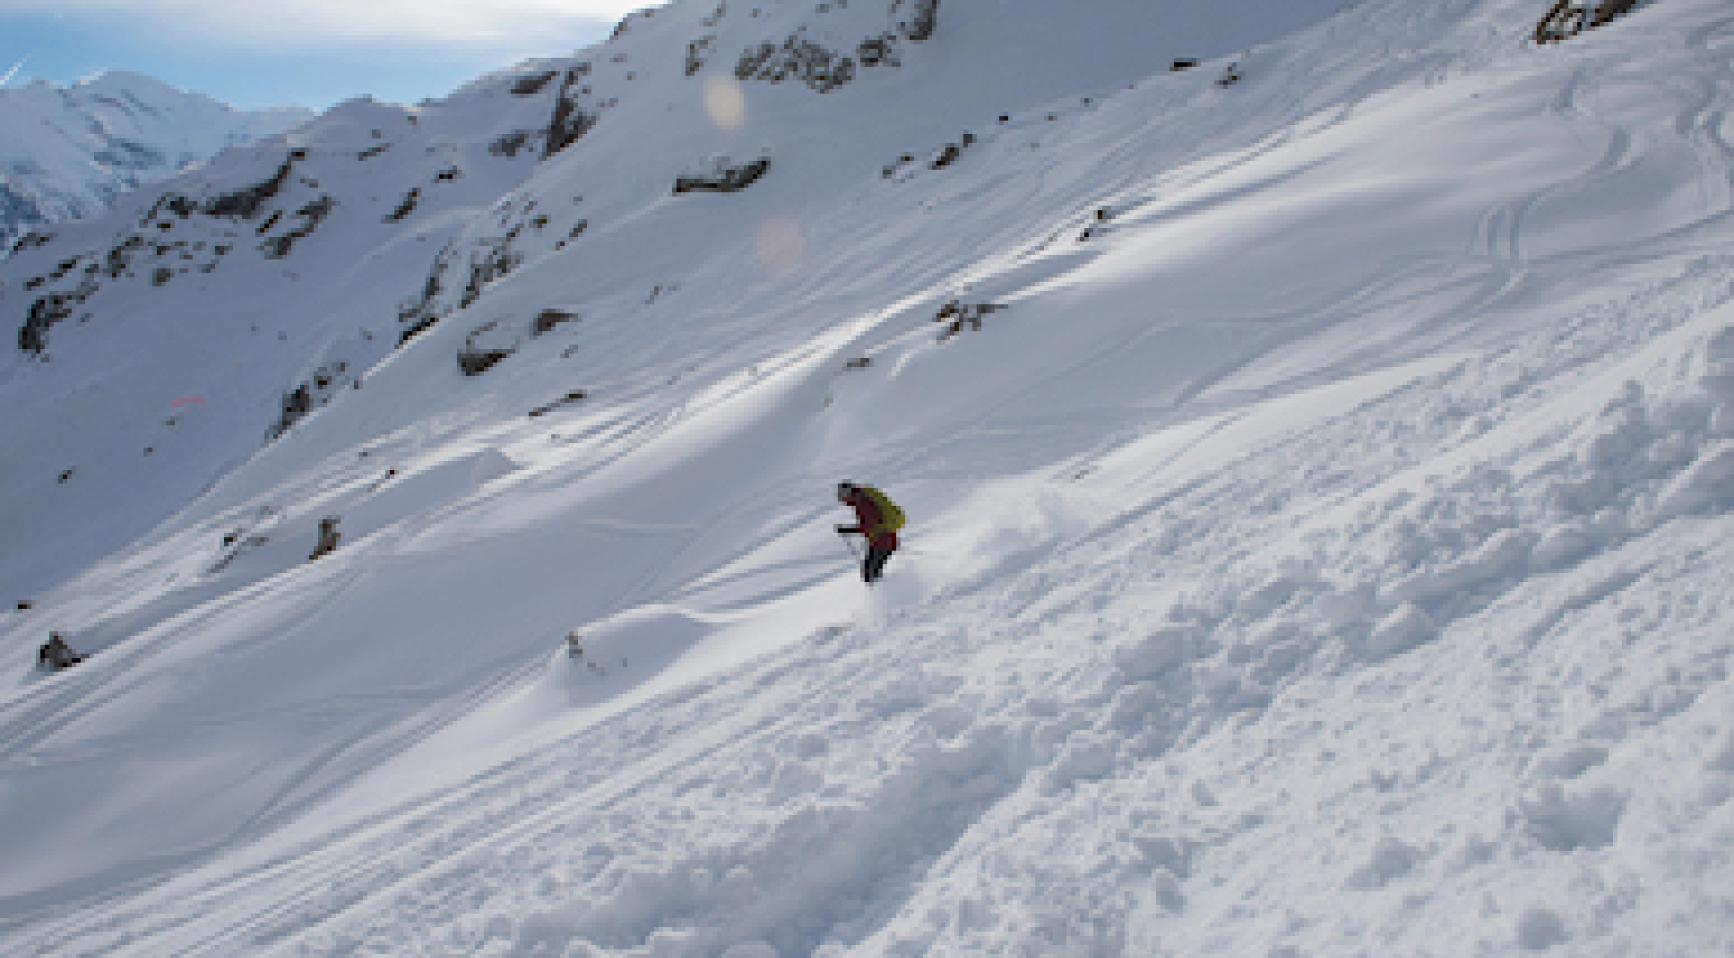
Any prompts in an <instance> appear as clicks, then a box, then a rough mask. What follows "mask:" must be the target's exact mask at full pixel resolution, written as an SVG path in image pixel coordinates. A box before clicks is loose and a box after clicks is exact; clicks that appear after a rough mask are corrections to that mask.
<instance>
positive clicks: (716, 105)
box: [704, 76, 747, 130]
mask: <svg viewBox="0 0 1734 958" xmlns="http://www.w3.org/2000/svg"><path fill="white" fill-rule="evenodd" d="M704 111H705V112H706V113H708V114H710V121H711V122H712V123H715V124H716V125H717V129H719V130H738V129H740V128H741V127H742V126H745V125H746V122H747V97H746V94H745V93H742V92H741V85H740V84H739V83H736V82H735V81H733V80H731V79H729V78H728V77H720V76H713V77H711V78H710V79H708V80H706V81H705V83H704Z"/></svg>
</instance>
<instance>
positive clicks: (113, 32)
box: [0, 0, 650, 109]
mask: <svg viewBox="0 0 1734 958" xmlns="http://www.w3.org/2000/svg"><path fill="white" fill-rule="evenodd" d="M646 5H650V4H647V3H645V2H644V0H638V2H632V0H0V81H4V82H3V83H0V86H4V87H6V88H13V87H17V86H20V85H22V84H24V83H28V82H30V81H31V80H33V79H37V78H40V79H44V80H49V81H52V82H54V83H57V84H60V85H63V86H64V85H67V84H69V83H72V82H74V81H76V80H78V79H80V78H82V77H86V76H89V75H91V74H94V73H98V72H100V71H102V70H105V69H116V68H118V69H126V70H132V71H135V72H138V73H144V74H148V75H150V76H154V77H156V78H157V79H160V80H163V81H164V82H167V83H169V84H171V85H173V86H177V87H181V88H183V89H188V90H195V91H198V92H200V93H206V94H209V95H211V96H214V97H216V98H217V99H219V100H222V101H224V102H227V103H231V104H233V105H235V106H239V107H245V108H256V107H264V106H284V105H300V106H307V107H312V108H314V109H324V108H326V107H329V106H331V105H332V104H334V103H336V102H338V101H340V100H344V99H347V98H349V97H352V96H358V95H361V94H364V93H365V94H371V95H373V96H375V97H377V98H379V99H383V100H393V101H397V102H404V103H413V102H416V101H418V100H421V99H424V98H428V97H438V96H443V95H444V94H446V93H448V92H450V91H451V90H453V89H454V88H456V87H458V86H459V85H461V84H463V83H465V82H466V81H469V80H471V79H474V78H475V77H477V76H479V75H481V74H483V73H486V72H488V71H490V70H494V69H498V68H500V67H504V66H509V65H511V64H514V63H517V62H518V61H520V60H523V59H525V58H527V57H532V56H560V55H564V54H568V53H571V52H572V51H574V50H577V49H579V48H581V47H585V46H588V45H590V44H593V43H597V42H599V41H601V40H603V39H605V38H606V37H607V35H608V33H609V31H610V30H612V29H613V26H614V23H615V22H616V21H617V20H618V19H619V17H620V16H621V15H622V14H624V13H625V12H627V11H629V10H631V9H634V8H637V7H641V6H646Z"/></svg>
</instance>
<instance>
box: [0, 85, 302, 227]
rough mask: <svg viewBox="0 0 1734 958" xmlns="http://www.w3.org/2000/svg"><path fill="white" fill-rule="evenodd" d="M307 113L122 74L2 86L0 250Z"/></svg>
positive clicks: (268, 133)
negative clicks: (232, 103)
mask: <svg viewBox="0 0 1734 958" xmlns="http://www.w3.org/2000/svg"><path fill="white" fill-rule="evenodd" d="M312 115H313V114H312V113H311V112H310V111H307V110H304V109H300V108H284V109H273V110H260V111H253V112H248V111H242V110H236V109H233V108H231V107H229V106H227V105H225V104H222V103H219V102H217V101H216V100H213V99H211V98H210V97H207V96H203V95H201V94H197V93H186V92H183V91H181V90H176V89H174V88H172V87H169V86H166V85H164V84H162V83H160V82H158V81H156V80H153V79H151V78H149V77H144V76H139V75H137V74H132V73H121V72H110V73H104V74H102V75H100V76H97V77H95V78H92V79H89V80H85V81H81V82H79V83H76V84H74V85H72V86H71V87H66V88H62V87H58V86H55V85H53V84H51V83H47V82H43V81H37V82H36V83H33V84H30V85H29V86H26V87H23V88H21V89H16V90H8V91H4V92H0V256H6V255H8V254H10V252H11V251H12V247H13V246H14V245H15V244H16V243H17V242H18V240H19V239H20V238H22V237H23V236H24V235H25V234H27V233H29V232H30V231H32V230H43V229H46V228H47V227H50V226H52V225H53V224H55V223H60V222H64V221H67V220H73V219H82V218H85V217H88V216H92V215H95V214H97V213H100V212H102V211H103V210H104V209H106V208H107V207H108V205H109V204H110V203H112V202H113V201H114V199H115V198H116V197H118V196H120V195H121V194H123V193H126V192H128V191H130V190H133V189H135V188H137V187H138V186H140V185H142V184H144V183H148V182H151V181H153V180H159V179H162V178H164V177H167V176H171V175H173V174H175V173H178V172H180V171H182V170H185V169H186V168H188V167H189V166H192V165H194V164H197V163H201V162H203V161H205V160H208V159H210V158H211V157H212V156H214V155H215V154H217V153H218V152H220V151H221V150H223V149H225V148H227V147H230V146H235V145H238V144H241V143H247V142H250V141H252V140H256V139H259V138H262V137H267V136H272V135H275V134H278V133H282V132H284V131H285V130H288V129H290V128H291V127H294V126H297V125H299V124H301V123H303V122H305V121H307V120H308V119H310V118H311V117H312Z"/></svg>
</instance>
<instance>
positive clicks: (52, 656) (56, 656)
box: [36, 632, 84, 672]
mask: <svg viewBox="0 0 1734 958" xmlns="http://www.w3.org/2000/svg"><path fill="white" fill-rule="evenodd" d="M83 661H84V656H82V655H79V654H78V653H77V652H74V651H72V646H70V645H67V644H66V640H65V639H63V638H61V637H60V633H59V632H50V633H48V641H47V642H44V643H42V647H41V648H39V649H37V650H36V664H37V665H46V666H48V667H49V668H50V669H53V670H54V671H56V672H58V671H60V670H61V669H70V668H72V667H73V666H75V665H77V664H78V663H80V662H83Z"/></svg>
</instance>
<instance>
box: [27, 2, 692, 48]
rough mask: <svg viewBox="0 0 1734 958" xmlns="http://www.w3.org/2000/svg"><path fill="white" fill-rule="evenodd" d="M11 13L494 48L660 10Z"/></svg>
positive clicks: (89, 7)
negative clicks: (548, 32)
mask: <svg viewBox="0 0 1734 958" xmlns="http://www.w3.org/2000/svg"><path fill="white" fill-rule="evenodd" d="M6 5H7V7H8V8H10V9H12V10H13V11H31V12H42V13H58V14H62V15H64V16H66V17H68V18H72V19H78V20H85V21H92V22H109V23H114V22H117V21H124V22H126V23H127V24H128V25H129V26H143V27H146V28H156V29H162V30H166V31H172V32H176V33H185V34H199V35H201V36H204V37H205V38H206V42H217V43H221V42H223V41H224V40H228V41H230V42H237V43H253V44H258V43H267V44H282V43H291V44H293V43H305V42H309V41H361V42H381V41H384V42H408V43H436V44H458V45H466V44H478V45H479V44H494V43H499V42H503V41H506V40H508V39H514V38H516V39H519V40H522V39H525V38H527V37H533V36H534V35H535V34H536V33H538V32H542V31H555V30H562V29H567V30H569V29H570V28H572V27H573V26H576V25H579V24H581V23H584V22H595V21H614V20H618V19H619V18H620V17H622V16H624V15H626V14H627V13H630V12H632V11H633V10H637V9H640V8H643V7H645V6H656V5H659V4H657V3H655V2H650V3H647V2H645V0H486V2H481V0H363V2H356V0H7V4H6Z"/></svg>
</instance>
